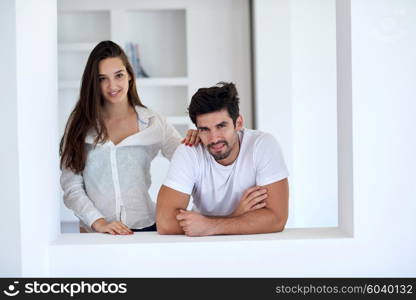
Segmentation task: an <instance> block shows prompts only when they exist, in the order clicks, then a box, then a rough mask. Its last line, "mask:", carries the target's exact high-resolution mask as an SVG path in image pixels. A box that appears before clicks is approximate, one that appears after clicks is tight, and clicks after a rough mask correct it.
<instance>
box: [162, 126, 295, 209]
mask: <svg viewBox="0 0 416 300" xmlns="http://www.w3.org/2000/svg"><path fill="white" fill-rule="evenodd" d="M238 134H239V138H240V143H241V144H240V145H241V146H240V152H239V155H238V157H237V159H236V160H235V161H234V162H233V163H232V164H231V165H228V166H223V165H221V164H219V163H218V162H216V161H215V159H214V158H213V157H212V155H211V154H210V153H209V152H208V150H206V149H205V147H204V146H202V145H199V146H197V147H187V146H185V145H180V146H179V147H178V148H177V149H176V151H175V154H174V155H173V157H172V161H171V164H170V168H169V172H168V175H167V177H166V180H165V182H164V185H165V186H167V187H170V188H172V189H174V190H177V191H179V192H182V193H185V194H188V195H192V197H193V209H194V210H196V211H199V212H200V213H201V214H203V215H205V216H227V215H229V214H231V213H232V212H233V211H234V209H235V207H236V206H237V204H238V203H239V201H240V199H241V196H242V195H243V194H244V192H245V191H246V190H247V189H249V188H251V187H253V186H256V185H259V186H264V185H267V184H271V183H274V182H277V181H279V180H282V179H284V178H286V177H288V171H287V168H286V165H285V162H284V160H283V156H282V153H281V150H280V146H279V144H278V142H277V141H276V139H275V138H274V137H273V136H272V135H271V134H268V133H264V132H261V131H258V130H251V129H243V130H241V131H239V132H238Z"/></svg>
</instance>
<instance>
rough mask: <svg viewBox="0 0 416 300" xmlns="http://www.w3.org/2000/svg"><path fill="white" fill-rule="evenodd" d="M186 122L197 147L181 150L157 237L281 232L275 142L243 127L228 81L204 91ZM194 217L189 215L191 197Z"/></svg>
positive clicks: (281, 183) (281, 168)
mask: <svg viewBox="0 0 416 300" xmlns="http://www.w3.org/2000/svg"><path fill="white" fill-rule="evenodd" d="M188 111H189V116H190V118H191V120H192V122H193V123H194V124H195V125H196V127H197V129H198V131H199V137H200V139H201V142H202V144H201V145H199V146H197V147H186V146H185V145H180V146H179V147H178V148H177V150H176V152H175V154H174V156H173V158H172V161H171V165H170V169H169V172H168V175H167V178H166V180H165V182H164V184H163V185H162V187H161V189H160V191H159V195H158V199H157V215H156V222H157V230H158V232H159V233H160V234H186V235H188V236H206V235H216V234H254V233H269V232H279V231H282V230H283V229H284V227H285V224H286V221H287V217H288V182H287V176H288V172H287V169H286V166H285V163H284V160H283V157H282V154H281V151H280V148H279V145H278V143H277V141H276V140H275V139H274V138H273V137H272V136H271V135H270V134H267V133H263V132H261V131H257V130H250V129H244V128H243V118H242V116H241V115H240V113H239V98H238V94H237V90H236V87H235V85H234V84H233V83H224V82H221V83H219V84H218V85H217V86H214V87H210V88H201V89H199V90H198V91H197V92H196V93H195V95H194V96H193V97H192V100H191V103H190V105H189V108H188ZM191 195H192V197H193V211H186V208H187V207H188V204H189V199H190V196H191Z"/></svg>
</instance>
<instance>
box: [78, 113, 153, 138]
mask: <svg viewBox="0 0 416 300" xmlns="http://www.w3.org/2000/svg"><path fill="white" fill-rule="evenodd" d="M134 109H135V110H136V112H137V115H138V118H137V122H138V123H139V128H140V130H143V129H145V128H147V127H148V126H149V123H150V118H152V117H154V116H155V113H154V112H153V111H151V110H150V109H148V108H145V107H142V106H138V105H136V106H135V107H134ZM96 137H97V133H96V132H95V130H94V129H93V128H91V129H90V130H88V132H87V135H86V137H85V143H87V144H94V141H95V138H96Z"/></svg>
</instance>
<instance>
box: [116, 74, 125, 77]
mask: <svg viewBox="0 0 416 300" xmlns="http://www.w3.org/2000/svg"><path fill="white" fill-rule="evenodd" d="M123 75H124V74H123V73H120V74H117V75H116V78H122V77H123Z"/></svg>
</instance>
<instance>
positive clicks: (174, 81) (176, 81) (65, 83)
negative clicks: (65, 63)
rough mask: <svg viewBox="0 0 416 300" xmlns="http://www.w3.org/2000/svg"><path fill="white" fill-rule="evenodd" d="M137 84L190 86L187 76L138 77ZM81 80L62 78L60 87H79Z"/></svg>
mask: <svg viewBox="0 0 416 300" xmlns="http://www.w3.org/2000/svg"><path fill="white" fill-rule="evenodd" d="M136 83H137V86H138V87H139V88H141V87H168V86H169V87H175V86H176V87H186V86H188V78H187V77H172V78H168V77H166V78H138V79H136ZM80 86H81V82H80V81H79V80H60V81H59V88H60V89H79V88H80Z"/></svg>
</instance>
